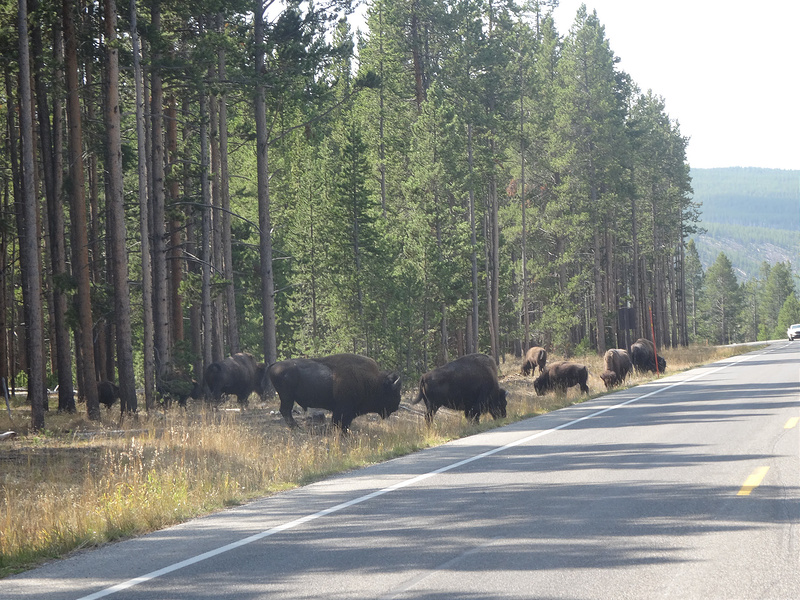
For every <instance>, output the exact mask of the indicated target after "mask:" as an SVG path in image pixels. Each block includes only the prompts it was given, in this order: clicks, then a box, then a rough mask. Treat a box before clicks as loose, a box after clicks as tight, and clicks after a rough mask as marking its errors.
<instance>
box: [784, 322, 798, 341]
mask: <svg viewBox="0 0 800 600" xmlns="http://www.w3.org/2000/svg"><path fill="white" fill-rule="evenodd" d="M786 335H787V336H788V337H789V341H790V342H793V341H794V340H796V339H797V338H800V323H795V324H794V325H790V326H789V329H787V330H786Z"/></svg>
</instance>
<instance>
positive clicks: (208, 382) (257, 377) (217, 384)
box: [203, 352, 266, 407]
mask: <svg viewBox="0 0 800 600" xmlns="http://www.w3.org/2000/svg"><path fill="white" fill-rule="evenodd" d="M265 369H266V366H265V365H264V363H256V360H255V359H254V358H253V357H252V356H251V355H250V354H247V353H246V352H239V353H238V354H234V355H233V356H230V357H228V358H226V359H225V360H221V361H218V362H214V363H211V364H210V365H208V367H207V368H206V372H205V375H204V377H203V381H204V383H205V386H206V389H207V392H208V394H207V395H206V399H209V398H210V400H211V401H213V402H214V403H215V404H218V403H219V402H220V401H221V400H222V394H227V395H230V396H236V400H237V402H238V403H239V405H240V406H242V407H246V406H247V404H248V398H249V397H250V394H252V393H253V392H258V394H259V395H262V394H263V393H264V386H263V377H264V370H265Z"/></svg>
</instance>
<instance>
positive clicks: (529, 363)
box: [522, 346, 547, 376]
mask: <svg viewBox="0 0 800 600" xmlns="http://www.w3.org/2000/svg"><path fill="white" fill-rule="evenodd" d="M546 364H547V350H545V349H544V348H540V347H539V346H534V347H533V348H529V349H528V351H527V352H526V353H525V362H523V363H522V374H523V375H526V376H527V375H535V374H536V367H539V375H541V374H542V373H544V367H545V365H546Z"/></svg>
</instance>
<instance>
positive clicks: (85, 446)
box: [0, 346, 754, 577]
mask: <svg viewBox="0 0 800 600" xmlns="http://www.w3.org/2000/svg"><path fill="white" fill-rule="evenodd" d="M753 349H754V348H753V347H729V348H715V347H708V346H696V347H691V348H689V349H685V348H683V349H676V350H669V349H667V350H665V351H664V353H663V355H664V356H665V358H666V360H667V363H668V371H667V375H669V374H672V373H675V372H678V371H682V370H685V369H688V368H691V367H693V366H697V365H700V364H705V363H708V362H713V361H715V360H719V359H722V358H726V357H728V356H732V355H734V354H739V353H743V352H748V351H751V350H753ZM551 360H557V358H552V359H551ZM572 360H575V362H579V363H582V364H586V365H587V366H588V367H589V371H590V377H589V382H588V383H589V388H590V395H589V397H596V396H599V395H602V394H604V393H606V390H605V387H604V385H603V383H602V381H601V380H600V378H599V376H598V375H599V373H601V372H602V370H603V366H602V359H601V357H598V356H595V355H590V356H586V357H579V358H573V359H572ZM520 363H521V360H520V359H516V358H513V357H507V358H506V360H505V361H503V362H502V363H501V365H500V378H501V386H502V387H504V388H505V389H506V390H507V391H508V398H509V404H508V417H507V418H506V419H503V420H501V421H500V422H499V423H503V422H511V421H516V420H520V419H522V418H526V417H531V416H535V415H539V414H543V413H546V412H550V411H552V410H556V409H558V408H562V407H564V406H568V405H570V404H574V403H577V402H582V401H583V400H585V399H586V398H587V396H583V395H581V394H580V393H579V390H578V389H577V388H572V389H570V390H568V392H567V393H566V394H554V393H549V394H546V395H545V396H537V395H536V394H535V392H534V390H533V380H534V377H533V376H529V377H524V376H523V375H521V374H520ZM654 377H655V376H654V375H637V374H634V375H633V376H632V377H631V378H630V379H629V380H628V381H627V383H626V387H631V386H635V385H639V384H642V383H646V382H647V381H651V380H652V379H654ZM406 388H407V389H406V391H405V392H404V394H403V399H402V403H401V407H400V410H398V411H397V412H396V413H394V414H393V415H392V416H391V417H390V418H388V419H385V420H382V419H380V418H379V417H378V416H377V415H372V414H371V415H363V416H361V417H358V418H357V419H356V420H355V421H354V422H353V425H352V427H351V430H352V431H351V434H350V435H345V436H343V435H341V434H340V432H339V431H338V430H336V429H333V428H331V427H330V417H329V415H328V414H327V413H326V412H323V411H313V410H310V411H308V412H307V413H300V414H297V415H296V416H295V418H296V420H297V422H298V424H299V425H300V427H299V428H298V429H296V430H289V428H288V427H287V426H286V424H285V423H284V421H283V417H282V416H281V415H280V413H279V412H278V400H277V397H275V398H272V399H267V400H266V401H261V400H257V401H255V402H254V401H253V399H255V398H256V397H255V396H253V397H252V398H253V399H251V402H250V405H249V407H248V408H247V409H246V410H241V409H240V408H239V407H238V405H236V403H235V402H231V401H228V402H226V403H224V404H222V405H221V406H220V407H219V409H217V410H211V409H209V408H208V407H207V406H205V405H204V404H203V403H202V402H192V400H190V401H189V404H188V407H187V408H186V409H181V408H178V407H172V408H170V409H159V410H158V411H154V412H153V413H151V414H149V415H148V414H146V413H143V414H140V415H138V416H137V417H127V418H126V419H125V420H124V421H122V420H121V418H120V413H119V412H118V405H117V406H115V407H112V409H110V410H107V409H105V408H104V407H102V410H101V412H102V418H101V420H100V421H99V422H98V421H90V420H89V419H88V418H87V416H86V411H85V405H79V412H78V413H76V414H59V413H57V412H55V411H50V412H48V413H47V414H46V416H45V422H46V429H45V430H44V431H41V432H38V433H31V432H29V423H30V409H29V408H28V407H27V406H25V402H24V400H25V399H24V397H23V398H17V399H15V402H14V403H13V405H12V409H11V411H10V414H9V412H8V411H6V410H3V411H2V413H0V506H2V507H3V509H4V510H3V511H0V577H3V576H6V575H9V574H11V573H14V572H18V571H20V570H24V569H27V568H30V567H32V566H35V565H36V564H38V563H40V562H42V561H43V560H47V559H50V558H57V557H61V556H64V555H65V554H67V553H69V552H71V551H74V550H76V549H80V548H84V547H90V546H96V545H99V544H103V543H106V542H108V541H113V540H117V539H122V538H126V537H130V536H133V535H140V534H142V533H146V532H148V531H152V530H155V529H159V528H163V527H166V526H169V525H171V524H174V523H177V522H181V521H184V520H186V519H189V518H192V517H194V516H198V515H201V514H207V513H209V512H213V511H215V510H219V509H221V508H224V507H225V506H230V505H234V504H239V503H241V502H245V501H247V500H250V499H252V498H256V497H259V496H264V495H268V494H271V493H275V492H277V491H280V490H283V489H287V488H290V487H295V486H298V485H304V484H307V483H309V482H312V481H315V480H318V479H322V478H324V477H326V476H329V475H331V474H333V473H337V472H342V471H346V470H349V469H353V468H358V467H360V466H364V465H367V464H371V463H375V462H379V461H382V460H387V459H389V458H392V457H395V456H400V455H403V454H408V453H410V452H414V451H416V450H419V449H422V448H426V447H430V446H435V445H438V444H441V443H445V442H447V441H449V440H451V439H455V438H458V437H463V436H466V435H470V434H473V433H476V432H478V431H483V430H486V429H490V428H492V427H495V426H497V425H498V424H499V423H497V422H494V421H493V420H492V419H491V418H490V417H489V416H488V415H486V416H484V417H483V418H482V420H481V422H480V423H479V424H478V425H474V424H471V423H468V422H467V420H466V419H465V418H464V416H463V414H461V413H458V412H455V411H451V410H447V409H440V410H439V411H438V413H437V414H436V417H435V419H434V424H433V426H432V427H430V428H427V427H425V421H424V405H423V404H419V405H413V404H411V401H412V400H413V399H414V397H415V395H416V389H415V386H414V385H407V386H406ZM51 404H55V402H54V401H53V400H52V399H51ZM115 408H117V410H114V409H115ZM7 431H13V432H15V433H16V435H14V436H11V435H9V436H7V437H6V438H5V439H3V438H2V434H3V432H7Z"/></svg>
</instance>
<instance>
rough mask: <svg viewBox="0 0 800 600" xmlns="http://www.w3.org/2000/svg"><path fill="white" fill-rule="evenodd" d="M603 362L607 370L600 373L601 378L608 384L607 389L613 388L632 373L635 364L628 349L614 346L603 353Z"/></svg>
mask: <svg viewBox="0 0 800 600" xmlns="http://www.w3.org/2000/svg"><path fill="white" fill-rule="evenodd" d="M603 362H604V363H605V366H606V370H605V371H603V372H602V373H601V375H600V379H602V380H603V383H605V384H606V389H609V388H612V387H614V386H615V385H618V384H620V383H622V382H623V381H625V378H626V377H627V376H628V375H629V374H630V372H631V369H632V368H633V365H632V364H631V357H630V356H629V355H628V351H627V350H619V349H617V348H612V349H611V350H607V351H606V353H605V354H604V355H603Z"/></svg>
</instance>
